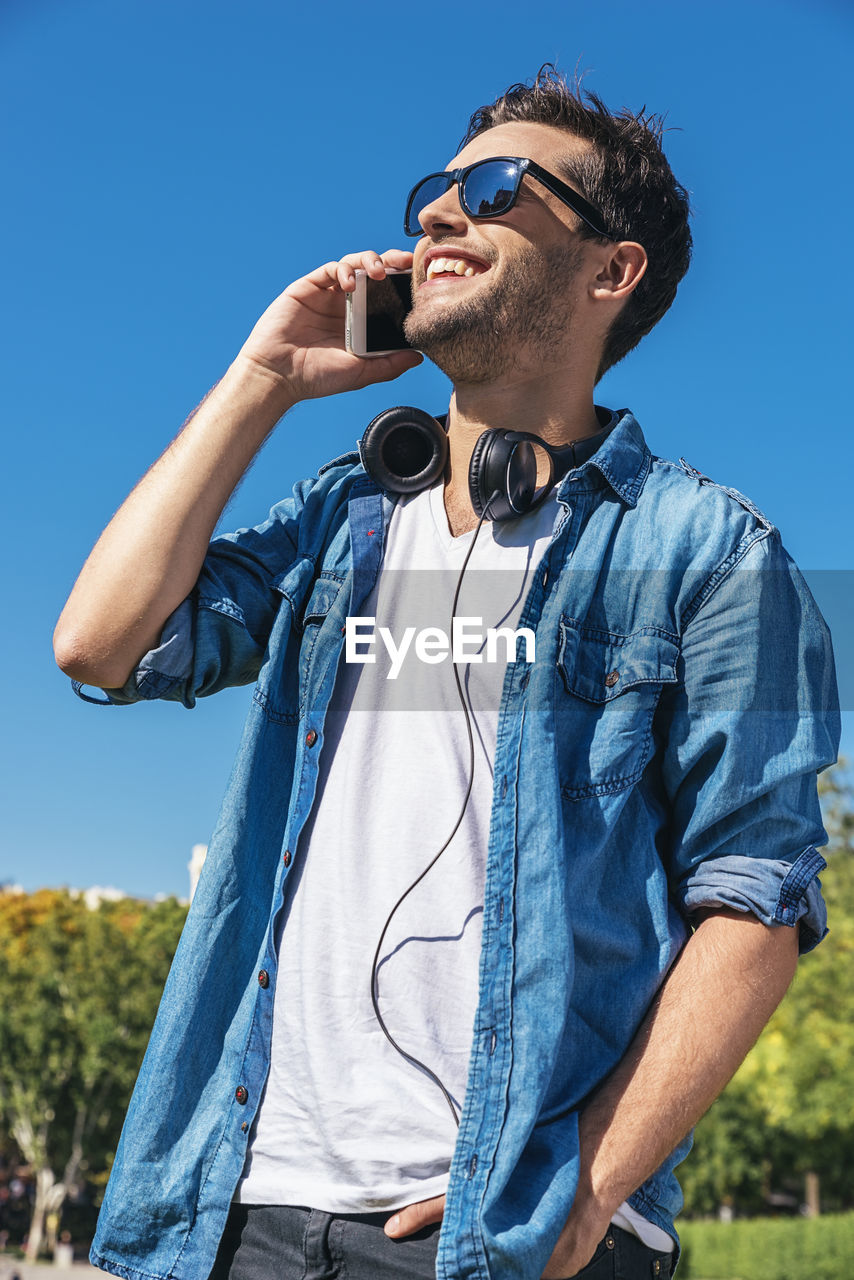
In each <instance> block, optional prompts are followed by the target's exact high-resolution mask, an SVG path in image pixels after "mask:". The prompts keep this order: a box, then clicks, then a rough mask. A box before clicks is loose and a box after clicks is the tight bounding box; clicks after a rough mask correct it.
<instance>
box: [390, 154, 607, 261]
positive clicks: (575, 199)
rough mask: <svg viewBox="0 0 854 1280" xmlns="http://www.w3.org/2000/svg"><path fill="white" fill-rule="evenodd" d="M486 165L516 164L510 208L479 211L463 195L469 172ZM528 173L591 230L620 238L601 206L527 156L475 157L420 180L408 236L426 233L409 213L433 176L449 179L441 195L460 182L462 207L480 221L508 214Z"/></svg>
mask: <svg viewBox="0 0 854 1280" xmlns="http://www.w3.org/2000/svg"><path fill="white" fill-rule="evenodd" d="M484 164H514V165H516V184H515V186H514V188H513V194H512V196H511V198H510V203H509V204H508V205H507V208H506V209H502V210H501V211H500V212H499V213H486V214H483V213H475V212H474V210H473V209H470V208H469V207H468V205H467V204H466V202H465V199H464V196H463V188H464V186H465V182H466V179H467V178H468V176H469V174H470V173H471V172H472V170H473V169H478V168H480V166H481V165H484ZM526 173H527V174H528V175H529V176H530V177H532V178H536V179H537V181H538V182H539V183H541V185H542V186H544V187H545V188H546V190H547V191H550V192H551V193H552V195H553V196H557V198H558V200H561V201H563V203H564V204H565V205H566V206H567V207H568V208H570V209H571V210H572V212H573V213H574V214H577V216H578V217H579V218H580V219H581V221H582V222H584V223H586V225H587V226H588V227H590V229H591V231H595V232H596V234H597V236H604V237H605V238H606V239H607V240H616V238H617V237H616V236H614V235H612V234H611V232H610V231H608V229H607V228H606V226H605V223H604V222H603V220H602V215H601V214H600V213H599V211H598V209H594V207H593V205H592V204H590V203H589V201H587V200H585V199H584V197H583V196H580V195H579V194H578V192H577V191H573V189H572V187H570V186H567V184H566V183H565V182H562V181H561V180H560V178H556V177H555V175H554V174H553V173H549V171H548V169H543V168H542V166H541V165H538V164H537V163H536V161H534V160H529V159H527V157H525V156H487V157H486V158H485V159H483V160H475V162H474V164H467V165H466V166H465V168H463V169H442V170H441V171H440V172H438V173H428V174H427V175H426V177H424V178H422V179H421V181H420V182H416V184H415V186H414V187H413V188H412V190H411V191H410V193H409V197H408V199H407V201H406V213H405V214H404V217H403V231H404V235H407V236H422V235H424V231H423V229H422V228H421V227H420V226H419V228H418V230H417V231H410V229H409V215H410V213H411V212H412V205H413V202H414V200H415V197H416V195H417V194H418V192H419V191H420V189H421V188H422V187H423V186H424V183H425V182H429V181H430V179H431V178H443V179H444V180H445V184H446V185H445V190H444V191H442V192H441V195H444V194H445V192H447V191H449V190H450V188H451V187H452V186H453V185H454V184H455V183H456V187H457V195H458V196H459V200H460V208H461V209H462V211H463V213H465V214H467V215H468V217H470V218H474V219H476V220H480V219H486V218H503V217H504V215H505V213H509V212H510V210H511V209H512V208H513V206H514V204H515V203H516V201H517V200H518V198H519V190H520V188H521V186H522V179H523V178H524V176H525V174H526ZM438 198H439V197H438V196H435V197H434V199H438ZM428 203H430V204H432V203H433V201H432V200H431V201H429V202H428ZM424 207H425V208H426V207H427V206H426V205H425V206H424Z"/></svg>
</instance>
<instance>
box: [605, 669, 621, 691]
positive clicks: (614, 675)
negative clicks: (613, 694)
mask: <svg viewBox="0 0 854 1280" xmlns="http://www.w3.org/2000/svg"><path fill="white" fill-rule="evenodd" d="M619 678H620V673H619V671H609V672H608V674H607V675H606V677H605V683H606V685H607V686H608V688H609V689H613V687H614V685H615V684H616V683H617V681H618V680H619Z"/></svg>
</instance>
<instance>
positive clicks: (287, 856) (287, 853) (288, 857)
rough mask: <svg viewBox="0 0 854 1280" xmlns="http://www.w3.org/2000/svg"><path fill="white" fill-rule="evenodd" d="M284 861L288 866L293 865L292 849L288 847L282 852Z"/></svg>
mask: <svg viewBox="0 0 854 1280" xmlns="http://www.w3.org/2000/svg"><path fill="white" fill-rule="evenodd" d="M282 862H284V864H285V866H286V867H289V866H290V865H291V851H290V849H286V850H285V852H284V853H283V854H282Z"/></svg>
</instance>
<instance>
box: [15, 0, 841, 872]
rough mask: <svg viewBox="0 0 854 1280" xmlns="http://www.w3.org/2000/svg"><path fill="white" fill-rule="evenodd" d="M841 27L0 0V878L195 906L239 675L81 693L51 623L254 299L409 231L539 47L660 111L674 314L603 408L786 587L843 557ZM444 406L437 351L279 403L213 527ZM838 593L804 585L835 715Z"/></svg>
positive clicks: (713, 12) (212, 3) (518, 10)
mask: <svg viewBox="0 0 854 1280" xmlns="http://www.w3.org/2000/svg"><path fill="white" fill-rule="evenodd" d="M852 36H854V11H852V9H851V7H850V5H848V4H847V3H845V2H844V0H811V3H809V4H807V3H805V2H803V3H792V2H791V0H773V2H763V0H748V3H744V0H740V2H739V3H733V2H732V0H718V2H717V3H715V4H705V5H694V4H686V3H684V2H679V3H677V2H673V3H661V2H660V0H647V2H646V3H643V4H640V3H636V4H628V3H625V2H624V0H612V2H611V3H609V4H607V5H605V4H591V3H584V4H580V3H575V2H574V0H545V2H542V3H536V4H527V5H520V4H518V3H506V2H504V0H494V2H493V3H491V4H489V5H484V4H478V5H474V6H469V7H466V6H454V7H453V8H452V9H448V8H443V7H439V8H436V7H435V6H434V7H432V8H431V7H429V6H428V7H424V6H421V7H420V8H419V7H416V6H413V5H398V6H393V5H391V4H389V3H385V2H380V3H375V4H371V3H363V4H359V5H356V4H342V3H338V2H337V0H327V3H325V4H316V5H301V4H291V3H289V4H286V3H284V0H241V2H240V3H239V4H238V3H236V2H235V0H233V2H231V3H226V2H225V0H121V3H116V0H74V3H73V4H69V3H67V0H52V2H51V0H4V3H3V5H2V8H0V105H1V106H2V116H3V119H4V121H5V122H6V130H5V138H4V140H3V143H2V149H3V153H4V154H3V158H2V165H3V173H4V177H5V179H6V182H5V190H6V194H5V198H4V202H3V203H4V223H5V230H4V244H5V247H6V253H5V259H6V262H5V269H4V273H3V275H4V282H3V296H4V302H5V304H6V305H5V307H4V313H3V317H2V335H0V336H2V344H0V351H2V355H3V358H4V361H5V369H4V375H3V381H2V388H3V392H2V407H3V421H4V455H5V457H4V461H5V467H4V473H5V474H4V477H3V513H4V516H5V528H6V537H5V539H4V543H5V546H4V550H5V553H6V554H5V561H4V578H5V591H4V595H5V601H6V609H5V624H4V627H3V629H2V642H3V664H2V671H3V686H4V687H3V707H4V711H5V732H4V734H3V762H2V777H3V782H4V787H5V796H4V801H3V817H4V821H3V824H2V831H3V836H2V838H3V849H2V854H0V880H3V879H12V880H16V881H20V882H21V883H22V884H23V885H24V886H25V887H27V888H35V887H37V886H38V885H42V884H52V885H57V884H71V885H78V886H86V885H91V884H95V883H99V884H114V885H118V886H120V887H122V888H124V889H126V890H127V891H128V892H131V893H136V894H140V895H144V896H152V895H154V894H155V893H158V892H166V893H172V892H175V893H178V894H184V893H185V892H186V885H187V874H186V862H187V859H188V858H189V854H190V847H191V845H192V844H193V843H194V842H197V841H200V842H206V841H207V839H208V836H209V833H210V831H211V829H212V826H213V824H214V822H215V819H216V815H217V810H218V806H219V800H220V797H221V795H222V792H223V789H224V786H225V782H226V778H227V775H228V771H229V769H230V765H231V760H232V758H233V755H234V751H235V747H236V743H237V738H238V735H239V732H240V727H241V724H242V721H243V716H244V712H245V709H246V706H247V701H248V697H249V694H248V691H247V690H233V691H229V692H227V693H225V694H221V695H219V696H218V697H217V698H214V699H211V700H209V701H207V702H201V703H200V704H199V705H198V707H197V708H196V710H195V711H193V712H192V713H188V712H187V711H185V710H184V709H183V708H181V707H179V706H173V705H153V706H142V707H134V708H127V709H125V708H122V709H99V708H95V707H89V706H86V705H85V704H83V703H81V702H79V701H78V700H77V699H75V698H74V697H73V696H72V694H71V692H70V687H69V684H68V681H67V680H66V679H65V677H64V676H62V675H61V674H60V672H59V671H58V670H57V669H56V668H55V667H54V666H53V662H52V656H51V647H50V638H51V632H52V629H53V625H54V622H55V619H56V617H57V615H58V613H59V611H60V609H61V607H62V603H63V601H64V599H65V596H66V594H67V592H68V590H69V589H70V587H71V584H72V582H73V580H74V577H75V574H76V572H77V570H78V568H79V566H80V564H81V563H82V561H83V559H84V558H85V556H86V554H87V552H88V550H89V548H90V547H91V545H92V543H93V542H94V540H95V538H96V537H97V535H98V533H99V532H100V530H101V528H102V527H103V525H104V524H105V523H106V521H107V520H108V518H109V517H110V515H111V514H112V512H113V510H114V509H115V508H116V507H117V506H118V505H119V503H120V502H121V500H122V498H123V497H124V496H125V494H126V493H127V491H128V490H129V489H130V488H131V487H132V485H133V484H134V483H135V481H136V480H137V479H138V477H139V476H140V474H141V473H142V472H143V471H144V470H145V468H146V467H147V466H148V465H149V464H150V462H152V461H153V459H154V458H155V457H156V456H157V454H158V453H159V452H160V450H161V449H162V448H163V447H164V446H165V444H166V443H167V442H168V440H169V439H170V438H171V436H172V435H173V434H174V432H175V431H176V430H177V428H178V427H179V425H180V424H181V422H182V421H183V419H184V418H185V416H186V415H187V413H188V412H189V410H190V409H191V408H192V407H193V406H194V404H195V403H196V402H197V401H198V400H199V399H201V397H202V395H203V394H204V393H205V391H206V390H207V389H208V387H209V386H210V385H211V384H212V383H213V382H214V381H215V380H216V379H217V378H218V377H219V376H220V375H221V373H222V372H223V370H224V369H225V368H226V366H227V365H228V363H229V361H230V359H231V358H232V357H233V355H234V354H235V352H236V351H237V349H238V347H239V345H240V344H241V342H242V340H243V338H244V336H245V334H246V333H247V332H248V330H249V328H250V327H251V325H252V323H253V322H254V320H255V318H256V317H257V316H258V315H259V314H260V312H261V311H262V310H263V308H264V307H265V306H266V304H267V302H268V301H269V300H270V299H271V298H272V297H273V296H274V295H275V294H276V293H278V292H279V291H280V290H281V289H282V288H283V287H284V286H285V285H286V284H287V283H288V282H289V281H290V280H292V279H293V278H295V277H296V276H298V275H302V274H303V273H304V272H306V271H308V270H310V269H311V268H312V267H313V266H315V265H317V264H318V263H320V262H323V261H326V260H327V259H329V258H332V257H336V256H338V255H340V254H343V253H345V252H348V251H350V250H352V249H356V248H365V247H372V248H376V249H378V250H382V249H385V248H387V247H389V246H391V245H399V244H402V243H403V236H402V232H401V226H400V224H401V219H402V212H403V200H404V197H405V194H406V192H407V190H408V189H409V187H410V186H411V184H412V182H413V181H414V180H415V179H417V178H418V177H420V176H421V175H422V174H423V173H425V172H428V171H430V170H434V169H438V168H442V167H443V166H444V165H445V163H446V162H447V160H448V159H449V158H450V156H451V155H452V154H453V153H454V151H455V150H456V145H457V141H458V139H459V137H460V135H461V134H462V132H463V130H464V127H465V124H466V121H467V119H468V115H469V113H470V112H471V110H472V109H473V108H474V107H476V106H478V105H480V104H481V103H483V102H486V101H489V100H490V99H492V98H493V97H494V96H495V95H496V94H497V93H498V92H499V91H501V90H502V89H503V88H505V87H506V86H507V85H508V84H509V83H511V82H513V81H516V80H521V79H526V78H528V77H529V76H531V75H532V74H533V73H534V72H535V71H536V69H537V67H538V66H539V65H540V63H542V62H543V61H546V60H553V61H556V62H557V63H558V65H559V66H560V67H561V68H562V69H563V70H566V71H570V72H571V71H572V70H573V69H574V68H575V66H576V64H579V65H580V66H582V67H586V68H588V69H589V74H588V78H587V81H586V83H587V84H588V85H589V87H590V88H592V89H595V90H596V91H597V92H598V93H600V94H602V96H603V97H604V98H605V100H606V101H607V102H608V103H609V104H610V105H612V106H615V107H619V106H622V105H628V106H631V107H635V108H637V107H640V106H642V105H643V104H644V103H645V104H646V105H647V106H648V107H649V108H651V109H654V110H657V111H662V112H666V113H667V118H668V124H669V126H670V127H671V130H672V131H671V132H669V133H668V134H667V138H666V150H667V152H668V155H669V157H670V159H671V163H672V164H673V167H674V169H675V172H676V174H677V176H678V177H679V178H680V179H681V181H682V182H683V183H684V184H685V185H686V186H687V187H688V188H689V189H690V191H691V193H692V198H693V203H694V206H695V211H696V213H695V223H694V235H695V244H696V249H695V262H694V265H693V267H692V269H691V271H690V273H689V275H688V277H687V279H686V281H685V283H684V284H683V285H682V287H681V289H680V292H679V297H678V299H677V302H676V304H675V306H674V308H673V310H672V311H671V312H670V314H669V315H668V316H667V317H665V319H664V320H663V321H662V323H661V324H660V325H659V327H658V328H657V329H656V330H655V332H654V333H653V334H652V335H651V336H650V337H649V338H647V339H645V341H644V342H643V344H642V345H641V347H640V349H639V350H638V351H637V352H635V353H634V354H633V355H632V356H630V357H629V359H628V360H626V361H625V362H624V363H623V364H622V365H620V366H618V368H617V369H616V370H614V371H613V372H612V373H611V374H609V375H608V378H607V379H606V381H605V382H604V383H603V384H602V387H601V392H600V396H599V399H600V400H601V401H603V402H604V403H607V404H610V405H612V406H621V405H629V406H631V407H632V409H633V410H634V412H635V413H636V415H637V417H638V418H639V419H640V421H641V423H642V425H643V427H644V430H645V432H646V434H647V438H648V440H649V441H650V444H651V446H652V448H653V449H654V451H656V452H658V453H660V454H663V455H664V456H668V457H678V456H679V455H684V456H685V457H686V458H687V459H688V461H689V462H691V463H692V464H693V465H694V466H696V467H698V468H699V469H700V470H702V471H704V472H706V473H707V474H708V475H710V476H712V477H713V478H714V479H716V480H719V481H721V482H723V483H726V484H730V485H734V486H735V487H737V488H739V489H742V490H743V491H745V492H746V493H748V494H749V495H750V496H751V497H752V498H753V500H754V501H755V502H756V503H758V504H759V505H760V506H761V507H762V508H764V509H765V511H766V512H767V513H768V514H769V515H770V516H771V518H772V519H773V520H774V521H775V522H776V523H777V524H778V525H779V526H780V528H781V530H782V531H783V536H784V540H785V542H786V544H787V546H788V547H789V549H790V551H791V552H792V554H793V555H794V556H795V558H796V559H797V560H798V562H799V563H800V564H801V565H802V566H803V567H804V568H805V569H808V570H813V571H840V570H851V569H854V549H852V544H851V505H852V500H851V474H852V461H854V450H852V444H851V435H850V426H849V423H848V413H849V408H848V405H847V396H848V386H847V382H848V373H849V370H850V326H849V316H850V312H851V288H850V279H849V264H848V253H847V249H848V242H847V239H846V235H847V231H846V222H847V220H848V218H847V215H848V213H849V210H850V209H851V207H852V203H854V200H852V196H854V193H853V192H852V179H851V164H850V156H851V148H850V110H849V106H850V104H849V97H850V94H849V90H848V88H847V86H848V85H849V84H850V68H851V64H852V54H853V53H854V48H852V45H853V44H854V40H852ZM447 395H448V384H447V382H446V381H445V379H444V378H443V377H442V376H441V375H440V374H439V373H438V372H437V371H436V370H435V369H433V368H432V367H430V366H427V367H422V368H421V369H419V370H416V371H415V372H413V373H411V374H408V375H407V376H406V377H405V378H404V379H403V380H402V381H401V382H400V383H398V384H397V385H396V386H394V387H389V386H384V387H379V388H372V389H370V390H367V391H364V392H361V393H358V394H354V395H350V396H349V397H346V398H337V399H333V400H328V401H324V402H312V403H311V404H307V405H304V406H301V407H299V408H298V409H297V410H295V411H294V412H293V414H292V415H290V416H289V417H288V418H287V419H286V421H285V422H284V423H283V424H282V425H281V427H280V428H279V431H278V434H277V436H276V437H275V439H274V441H273V442H272V443H271V445H270V446H269V447H268V448H267V450H266V451H265V453H264V454H263V455H262V457H261V459H260V461H259V462H258V464H257V465H256V467H255V469H254V471H253V472H252V473H251V475H250V476H249V478H248V479H247V481H246V482H245V484H244V486H243V488H242V489H241V490H240V492H239V493H238V495H237V497H236V498H235V500H234V502H233V504H232V506H231V508H230V510H229V511H228V513H227V515H226V517H225V520H224V524H225V525H226V526H229V527H236V526H238V525H245V524H254V523H256V522H257V521H258V520H260V519H262V518H263V516H264V515H265V514H266V511H267V509H268V507H269V506H270V505H271V504H272V503H273V502H274V501H276V500H277V499H278V498H279V497H281V496H283V495H284V494H286V493H287V492H288V491H289V489H290V485H291V483H292V482H293V480H294V479H296V478H299V477H301V476H303V475H308V474H311V473H313V472H314V471H315V470H316V468H317V466H318V465H319V464H320V463H322V462H323V461H324V460H325V459H327V458H328V457H331V456H334V455H336V454H338V453H340V452H342V451H343V450H344V449H346V448H350V447H351V446H352V444H353V442H354V441H355V439H356V437H357V436H358V435H360V434H361V431H362V429H363V427H364V425H365V424H366V423H367V422H368V421H369V419H370V418H371V417H372V416H373V415H374V414H375V413H376V412H378V411H379V410H380V409H381V408H384V407H386V406H387V405H388V404H391V403H400V402H403V403H412V404H420V405H422V406H423V407H425V408H428V409H433V410H435V411H437V412H438V411H440V410H441V409H442V408H443V407H444V406H445V404H446V402H447ZM851 580H852V579H851V577H850V575H849V576H846V575H845V574H843V573H841V572H822V573H820V574H819V575H818V576H817V577H816V578H815V582H816V588H815V589H816V593H817V595H818V596H819V598H820V602H821V603H822V605H823V607H824V608H825V610H826V612H827V614H828V616H829V618H830V620H831V622H832V624H835V627H836V636H835V638H836V645H837V653H838V662H839V666H840V669H841V675H842V680H843V685H845V684H846V678H847V687H848V694H847V705H848V706H849V707H850V706H852V705H854V697H852V694H851V680H852V674H851V662H850V661H849V656H848V655H846V652H845V645H844V644H843V637H842V631H843V630H848V629H849V628H846V627H844V626H843V623H845V622H846V621H847V622H850V614H851V603H850V598H851V592H850V591H847V592H846V590H845V586H844V584H845V583H846V582H849V583H850V581H851ZM848 647H849V651H850V642H848ZM851 732H852V731H851V722H850V720H849V721H848V722H847V726H846V740H845V745H846V746H848V750H849V754H850V753H851V748H850V746H849V745H848V744H849V742H850V740H851Z"/></svg>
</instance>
